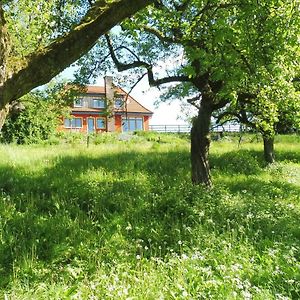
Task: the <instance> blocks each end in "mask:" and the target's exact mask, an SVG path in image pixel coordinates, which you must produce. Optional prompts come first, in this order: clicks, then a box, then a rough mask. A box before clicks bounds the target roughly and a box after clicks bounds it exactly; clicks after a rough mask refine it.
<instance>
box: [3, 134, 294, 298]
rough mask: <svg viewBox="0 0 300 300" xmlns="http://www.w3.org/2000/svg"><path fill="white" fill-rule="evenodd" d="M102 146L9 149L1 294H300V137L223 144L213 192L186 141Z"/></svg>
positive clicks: (155, 139)
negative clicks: (270, 152)
mask: <svg viewBox="0 0 300 300" xmlns="http://www.w3.org/2000/svg"><path fill="white" fill-rule="evenodd" d="M101 139H102V140H101ZM101 139H100V138H98V139H96V145H95V144H94V143H91V144H90V145H89V147H88V148H87V146H86V144H85V143H84V142H83V143H79V144H77V143H76V142H74V140H72V141H71V142H67V143H63V144H59V145H52V146H49V145H48V146H46V145H44V146H43V145H37V146H33V145H31V146H14V145H2V146H1V147H0V190H1V192H0V193H1V194H0V296H2V297H6V299H299V298H300V242H299V240H300V227H299V220H300V203H299V200H300V165H299V161H300V146H299V138H298V137H293V138H283V137H279V143H278V144H277V145H276V150H277V162H276V163H275V164H273V165H271V166H266V165H265V163H264V162H263V160H262V144H261V141H259V140H258V141H257V140H256V138H255V137H253V136H245V137H244V138H243V140H242V142H241V143H240V144H239V143H238V137H225V138H224V139H223V140H221V141H217V142H213V144H212V151H211V167H212V175H213V178H214V184H215V186H214V188H213V189H212V190H211V191H206V190H204V189H203V188H201V187H199V186H197V187H195V186H193V185H192V184H191V183H190V171H189V169H190V161H189V142H188V139H187V138H186V137H183V138H180V137H178V136H176V135H161V136H158V135H153V134H144V135H138V136H134V137H133V138H128V139H127V138H121V139H120V140H118V139H117V138H113V137H111V136H110V137H104V136H103V137H101ZM93 141H94V140H93Z"/></svg>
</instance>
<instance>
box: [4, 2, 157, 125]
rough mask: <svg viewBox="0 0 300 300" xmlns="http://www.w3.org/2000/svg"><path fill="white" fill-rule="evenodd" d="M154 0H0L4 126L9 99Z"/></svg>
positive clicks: (59, 68)
mask: <svg viewBox="0 0 300 300" xmlns="http://www.w3.org/2000/svg"><path fill="white" fill-rule="evenodd" d="M153 2H154V0H135V1H132V0H96V1H91V0H89V1H87V0H75V1H73V0H65V1H61V0H48V1H44V0H18V1H15V0H4V1H1V2H0V129H1V128H2V125H3V123H4V121H5V118H6V116H7V113H8V111H9V107H10V104H11V103H12V102H13V101H14V100H16V99H18V98H20V97H21V96H23V95H25V94H26V93H28V92H29V91H31V90H32V89H33V88H35V87H37V86H40V85H42V84H45V83H47V82H48V81H50V80H51V79H52V78H53V77H54V76H56V75H57V74H59V73H60V72H61V71H63V70H64V69H65V68H66V67H68V66H69V65H70V64H71V63H73V62H74V61H76V60H77V59H78V58H80V57H81V56H82V55H83V54H85V53H86V52H87V51H88V50H90V49H91V48H92V47H93V46H94V44H95V43H96V41H97V39H98V38H99V37H100V36H101V35H103V34H104V33H106V32H107V31H108V30H110V29H111V28H112V27H114V26H115V25H116V24H118V23H119V22H121V21H122V20H124V19H125V18H127V17H129V16H131V15H133V14H134V13H136V12H137V11H138V10H139V9H141V8H143V7H145V6H146V5H148V4H150V3H153Z"/></svg>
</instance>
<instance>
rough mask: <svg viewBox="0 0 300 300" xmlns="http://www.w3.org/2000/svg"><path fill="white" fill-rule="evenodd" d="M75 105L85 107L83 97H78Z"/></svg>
mask: <svg viewBox="0 0 300 300" xmlns="http://www.w3.org/2000/svg"><path fill="white" fill-rule="evenodd" d="M74 107H83V99H82V98H78V99H76V100H75V101H74Z"/></svg>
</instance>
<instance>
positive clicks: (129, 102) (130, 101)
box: [72, 85, 153, 115]
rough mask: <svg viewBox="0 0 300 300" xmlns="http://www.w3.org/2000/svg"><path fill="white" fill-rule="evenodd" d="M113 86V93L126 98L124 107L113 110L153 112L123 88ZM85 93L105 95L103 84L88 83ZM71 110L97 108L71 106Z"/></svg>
mask: <svg viewBox="0 0 300 300" xmlns="http://www.w3.org/2000/svg"><path fill="white" fill-rule="evenodd" d="M114 88H115V93H116V95H117V96H118V95H119V96H122V97H124V98H125V99H126V104H125V107H124V108H121V109H115V112H120V113H122V112H124V113H126V112H127V113H144V114H148V115H149V114H151V115H152V114H153V112H152V111H151V110H149V109H147V108H146V107H145V106H143V105H142V104H141V103H139V102H138V101H137V100H135V99H134V98H133V97H131V96H130V95H128V94H127V93H126V92H125V91H124V90H123V89H121V88H120V87H114ZM86 94H87V95H89V94H92V95H97V94H100V95H103V96H105V87H103V86H95V85H89V86H87V87H86ZM72 110H73V111H83V110H85V111H87V110H88V111H91V110H97V111H99V109H91V108H88V109H87V108H77V107H75V108H73V109H72Z"/></svg>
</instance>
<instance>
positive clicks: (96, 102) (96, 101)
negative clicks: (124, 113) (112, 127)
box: [93, 99, 106, 108]
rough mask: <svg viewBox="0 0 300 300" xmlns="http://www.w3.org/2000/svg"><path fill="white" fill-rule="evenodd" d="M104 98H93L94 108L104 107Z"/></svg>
mask: <svg viewBox="0 0 300 300" xmlns="http://www.w3.org/2000/svg"><path fill="white" fill-rule="evenodd" d="M105 104H106V103H105V100H104V99H93V107H94V108H105V106H106V105H105Z"/></svg>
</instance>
